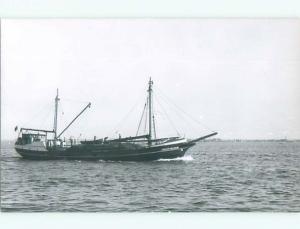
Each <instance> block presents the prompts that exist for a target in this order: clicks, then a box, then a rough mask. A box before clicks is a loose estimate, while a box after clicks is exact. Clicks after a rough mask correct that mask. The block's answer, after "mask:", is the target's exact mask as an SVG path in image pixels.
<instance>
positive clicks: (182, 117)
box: [161, 97, 198, 132]
mask: <svg viewBox="0 0 300 229" xmlns="http://www.w3.org/2000/svg"><path fill="white" fill-rule="evenodd" d="M161 98H162V100H163V101H165V99H164V98H163V97H161ZM172 109H173V110H174V112H175V113H176V114H177V115H178V117H180V118H181V119H183V120H185V121H186V124H187V125H189V126H190V128H191V129H193V131H195V132H198V130H197V129H196V128H194V125H192V124H191V123H190V122H188V120H187V119H186V117H185V116H183V114H181V113H179V112H178V111H177V110H175V109H174V108H172ZM189 121H191V120H189Z"/></svg>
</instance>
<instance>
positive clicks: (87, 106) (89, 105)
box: [56, 103, 91, 138]
mask: <svg viewBox="0 0 300 229" xmlns="http://www.w3.org/2000/svg"><path fill="white" fill-rule="evenodd" d="M89 107H91V103H89V104H88V105H86V107H85V108H83V110H82V111H81V112H80V113H79V114H78V115H77V116H76V117H75V118H74V119H73V120H72V121H71V122H70V123H69V125H67V127H66V128H65V129H64V130H63V131H62V132H61V133H60V134H59V135H58V136H57V137H56V138H59V137H60V136H61V135H62V134H63V133H64V132H65V131H66V130H67V129H68V128H69V127H70V126H71V125H72V124H73V122H75V120H76V119H77V118H78V117H79V116H80V115H81V114H82V113H83V112H84V111H85V110H86V109H87V108H89Z"/></svg>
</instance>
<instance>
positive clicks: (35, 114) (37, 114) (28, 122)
mask: <svg viewBox="0 0 300 229" xmlns="http://www.w3.org/2000/svg"><path fill="white" fill-rule="evenodd" d="M50 104H51V105H52V102H51V103H50V102H47V103H45V104H44V105H43V106H41V107H40V109H39V110H38V111H37V112H36V113H34V115H33V116H32V117H31V118H30V119H28V121H27V122H24V126H27V125H29V124H31V123H32V122H33V120H36V117H37V116H39V115H40V113H41V112H42V111H44V110H46V108H48V109H49V108H50ZM48 109H47V110H48Z"/></svg>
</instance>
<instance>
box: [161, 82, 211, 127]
mask: <svg viewBox="0 0 300 229" xmlns="http://www.w3.org/2000/svg"><path fill="white" fill-rule="evenodd" d="M157 89H158V88H157ZM158 90H159V92H160V93H161V95H162V98H163V97H164V100H165V101H166V102H168V103H169V104H172V105H173V106H174V107H175V108H177V110H179V111H181V112H182V113H184V114H185V115H186V116H187V117H189V118H190V119H192V120H193V121H194V122H196V123H198V125H201V126H203V127H205V128H206V129H208V130H209V131H211V132H214V131H213V130H212V129H211V128H209V127H208V126H207V125H205V124H204V123H202V122H200V121H199V120H197V119H195V118H194V117H193V116H191V115H190V114H188V113H187V112H186V111H184V110H183V109H181V108H180V107H178V106H177V105H176V104H175V103H174V102H173V101H172V100H171V99H170V98H169V97H168V96H166V95H165V94H164V93H163V92H162V91H161V90H160V89H158Z"/></svg>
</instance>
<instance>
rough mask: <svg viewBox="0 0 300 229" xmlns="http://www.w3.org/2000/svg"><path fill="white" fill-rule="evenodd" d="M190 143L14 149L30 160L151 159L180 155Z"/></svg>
mask: <svg viewBox="0 0 300 229" xmlns="http://www.w3.org/2000/svg"><path fill="white" fill-rule="evenodd" d="M192 145H194V144H184V145H179V146H172V147H171V146H163V147H149V148H136V149H126V148H118V147H115V148H108V147H106V148H105V147H103V145H91V146H86V145H79V146H74V147H71V148H69V149H63V148H56V149H51V150H47V151H38V150H29V149H21V148H18V147H16V151H17V152H18V153H19V154H20V155H21V156H22V157H23V158H25V159H31V160H107V161H153V160H158V159H174V158H178V157H182V156H184V154H185V152H186V151H187V150H188V149H189V148H190V147H191V146H192Z"/></svg>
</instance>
